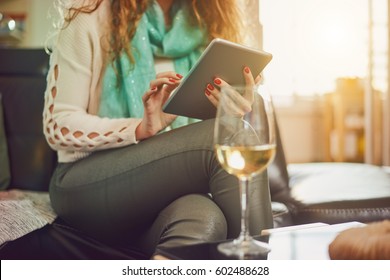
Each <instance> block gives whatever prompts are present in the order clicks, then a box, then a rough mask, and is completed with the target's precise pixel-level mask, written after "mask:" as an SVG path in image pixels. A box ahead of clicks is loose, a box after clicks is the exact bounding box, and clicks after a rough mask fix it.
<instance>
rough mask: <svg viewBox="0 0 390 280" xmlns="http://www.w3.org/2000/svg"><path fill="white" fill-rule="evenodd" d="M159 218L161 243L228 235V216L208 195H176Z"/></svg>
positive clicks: (188, 241)
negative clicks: (226, 216)
mask: <svg viewBox="0 0 390 280" xmlns="http://www.w3.org/2000/svg"><path fill="white" fill-rule="evenodd" d="M156 222H157V223H158V224H160V225H162V228H161V238H160V240H159V244H158V246H160V247H172V246H177V245H185V244H194V243H199V242H207V241H217V240H223V239H226V236H227V224H226V219H225V216H224V215H223V213H222V211H221V210H220V208H219V207H218V206H217V205H216V204H215V203H214V202H213V201H212V200H211V199H210V198H209V197H208V196H206V195H200V194H190V195H186V196H183V197H180V198H178V199H176V200H175V201H174V202H172V203H171V204H170V205H169V206H167V207H166V208H165V209H164V210H163V211H161V213H160V215H159V217H158V218H157V220H156Z"/></svg>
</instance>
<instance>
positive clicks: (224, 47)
mask: <svg viewBox="0 0 390 280" xmlns="http://www.w3.org/2000/svg"><path fill="white" fill-rule="evenodd" d="M271 59H272V55H271V54H270V53H267V52H264V51H260V50H256V49H252V48H248V47H245V46H242V45H239V44H236V43H232V42H230V41H226V40H223V39H214V40H213V41H211V43H210V44H209V45H208V46H207V48H206V49H205V50H204V52H203V53H202V55H201V56H200V58H199V59H198V61H197V62H196V64H195V65H194V66H193V67H192V68H191V70H190V71H189V73H188V75H187V76H186V77H185V78H183V81H182V82H181V83H180V85H179V86H178V87H177V88H176V89H175V91H174V92H172V94H171V96H170V97H169V99H168V100H167V102H166V103H165V105H164V107H163V111H164V112H166V113H170V114H175V115H179V116H186V117H190V118H196V119H202V120H205V119H210V118H214V117H215V115H216V108H215V107H214V106H213V105H212V104H211V102H210V101H209V100H208V98H207V97H206V96H205V93H204V92H205V89H206V86H207V84H208V83H211V84H213V80H214V78H215V77H220V78H221V79H223V80H225V81H226V82H228V83H229V84H232V85H233V84H245V81H244V76H243V69H244V67H245V66H248V67H249V68H250V69H251V71H252V74H253V76H254V77H256V76H257V75H259V74H260V73H261V71H263V69H264V67H265V66H266V65H267V64H268V63H269V62H270V61H271Z"/></svg>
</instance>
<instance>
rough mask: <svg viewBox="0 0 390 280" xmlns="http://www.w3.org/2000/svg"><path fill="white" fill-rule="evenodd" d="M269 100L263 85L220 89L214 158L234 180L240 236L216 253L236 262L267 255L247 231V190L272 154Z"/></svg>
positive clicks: (264, 247)
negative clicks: (232, 258)
mask: <svg viewBox="0 0 390 280" xmlns="http://www.w3.org/2000/svg"><path fill="white" fill-rule="evenodd" d="M275 138H276V137H275V124H274V113H273V106H272V102H271V97H270V96H269V94H268V93H267V91H266V90H264V88H263V85H255V86H246V85H244V86H230V85H227V86H224V87H222V88H221V97H220V100H219V104H218V109H217V116H216V120H215V128H214V144H215V151H216V156H217V159H218V161H219V162H220V164H221V165H222V167H223V168H224V169H225V170H226V171H227V172H228V173H230V174H232V175H234V176H236V177H237V178H238V181H239V187H240V201H241V232H240V235H239V236H238V237H237V238H236V239H234V240H233V241H228V242H225V243H221V244H220V245H219V246H218V249H219V251H221V252H222V253H224V254H225V255H228V256H234V257H237V258H240V259H243V258H253V257H255V256H257V255H263V254H266V253H268V252H269V251H270V247H269V246H268V244H267V243H265V242H261V241H258V240H255V239H253V237H252V236H251V235H250V233H249V228H248V223H249V220H248V215H249V212H248V205H249V198H248V193H249V192H248V188H249V185H250V181H251V179H252V178H253V177H254V176H255V175H258V174H260V173H261V172H263V171H264V170H265V169H266V168H267V166H268V164H269V163H270V162H271V161H272V160H273V158H274V155H275V150H276V139H275Z"/></svg>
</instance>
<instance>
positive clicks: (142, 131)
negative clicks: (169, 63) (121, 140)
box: [135, 72, 182, 140]
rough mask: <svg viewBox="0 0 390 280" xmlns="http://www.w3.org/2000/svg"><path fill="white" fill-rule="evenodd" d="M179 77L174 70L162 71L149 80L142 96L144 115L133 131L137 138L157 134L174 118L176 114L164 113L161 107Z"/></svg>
mask: <svg viewBox="0 0 390 280" xmlns="http://www.w3.org/2000/svg"><path fill="white" fill-rule="evenodd" d="M181 78H182V76H181V75H180V74H176V73H175V72H163V73H160V74H157V77H156V79H155V80H153V81H151V82H150V88H149V90H148V91H147V92H146V93H145V94H144V96H143V97H142V102H143V104H144V116H143V118H142V121H141V123H140V124H139V125H138V127H137V129H136V131H135V134H136V138H137V140H142V139H146V138H149V137H151V136H153V135H155V134H157V133H158V132H159V131H160V130H162V129H164V128H166V127H167V126H168V125H170V124H171V123H172V122H173V121H174V120H175V118H176V115H172V114H166V113H164V112H163V111H162V107H163V105H164V103H165V102H166V101H167V99H168V97H169V95H170V94H171V92H172V91H173V90H174V89H175V88H176V87H177V86H178V85H179V83H180V80H181Z"/></svg>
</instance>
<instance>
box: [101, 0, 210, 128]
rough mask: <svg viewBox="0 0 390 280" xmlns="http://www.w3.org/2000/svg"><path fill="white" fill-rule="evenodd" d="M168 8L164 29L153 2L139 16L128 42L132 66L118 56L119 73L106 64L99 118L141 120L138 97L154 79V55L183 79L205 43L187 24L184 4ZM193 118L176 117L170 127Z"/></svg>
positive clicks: (140, 105)
mask: <svg viewBox="0 0 390 280" xmlns="http://www.w3.org/2000/svg"><path fill="white" fill-rule="evenodd" d="M176 2H178V3H177V4H174V6H173V7H172V15H173V17H172V19H173V20H172V27H171V29H169V30H166V29H165V23H164V22H165V21H164V14H163V11H162V10H161V8H160V6H159V4H158V3H157V2H156V1H153V2H152V3H151V5H150V7H149V8H148V10H147V12H146V13H145V14H144V15H143V17H142V18H141V20H140V23H139V25H138V27H137V30H136V33H135V35H134V38H133V39H132V52H133V55H134V58H135V64H134V65H132V64H131V62H130V61H129V59H128V57H127V56H126V55H125V54H122V55H121V56H120V58H119V59H117V61H115V66H116V69H117V71H118V73H119V83H120V84H121V86H117V76H116V72H115V70H114V68H113V66H112V64H111V63H110V64H109V65H108V66H107V69H106V72H105V75H104V78H103V87H102V93H101V101H100V107H99V112H98V114H99V116H102V117H110V118H124V117H126V118H128V117H134V118H142V116H143V109H144V108H143V104H142V96H143V94H144V93H145V92H146V90H147V89H148V87H149V83H150V81H151V80H152V79H155V77H156V73H155V68H154V56H158V57H166V58H172V59H173V61H174V67H175V71H176V72H177V73H179V74H181V75H183V76H185V75H186V74H187V73H188V71H189V70H190V68H191V67H192V66H193V65H194V63H195V62H196V60H197V59H198V58H199V56H200V54H201V52H202V49H203V47H204V44H205V42H206V37H207V36H206V33H205V32H204V31H202V30H200V29H199V28H196V27H192V26H190V25H189V24H188V21H187V18H188V10H187V9H188V7H187V6H186V5H185V1H176ZM195 121H196V120H194V119H189V118H186V117H178V118H177V119H176V120H175V121H174V122H173V123H172V125H171V127H172V128H176V127H180V126H183V125H187V124H189V123H192V122H195Z"/></svg>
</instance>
